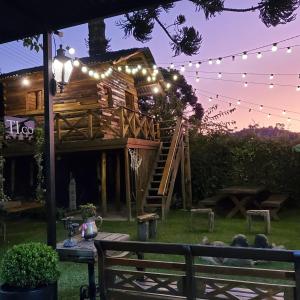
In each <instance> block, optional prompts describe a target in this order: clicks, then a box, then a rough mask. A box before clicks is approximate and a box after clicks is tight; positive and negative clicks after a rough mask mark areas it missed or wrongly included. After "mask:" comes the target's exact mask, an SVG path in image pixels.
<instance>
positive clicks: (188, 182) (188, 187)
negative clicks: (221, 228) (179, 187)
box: [184, 129, 193, 209]
mask: <svg viewBox="0 0 300 300" xmlns="http://www.w3.org/2000/svg"><path fill="white" fill-rule="evenodd" d="M184 177H185V194H186V207H187V209H191V208H192V206H193V203H192V202H193V196H192V177H191V162H190V142H189V132H188V129H187V131H186V133H185V147H184Z"/></svg>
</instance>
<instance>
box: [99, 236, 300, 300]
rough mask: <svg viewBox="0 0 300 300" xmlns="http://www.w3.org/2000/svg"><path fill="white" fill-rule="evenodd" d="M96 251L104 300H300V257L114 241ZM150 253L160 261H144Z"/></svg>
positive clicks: (265, 251) (279, 252)
mask: <svg viewBox="0 0 300 300" xmlns="http://www.w3.org/2000/svg"><path fill="white" fill-rule="evenodd" d="M95 246H96V248H97V251H98V257H99V263H98V268H99V292H100V299H101V300H119V299H122V300H140V299H147V300H154V299H155V300H171V299H172V300H173V299H188V300H195V299H247V300H248V299H258V300H259V299H260V300H262V299H276V300H279V299H290V300H292V299H297V300H299V299H300V252H299V251H298V252H297V251H296V252H293V251H286V250H272V249H254V248H238V247H214V246H203V245H185V244H167V243H149V242H147V243H144V242H110V241H95ZM112 250H114V251H129V252H131V253H140V254H141V253H143V254H144V255H143V256H142V259H136V258H132V257H131V258H111V257H108V256H107V254H106V253H107V251H112ZM148 253H149V254H151V257H152V258H153V254H156V255H159V256H158V257H159V258H160V259H159V260H158V259H156V260H153V259H146V256H145V254H148ZM163 255H168V260H164V259H162V258H161V257H162V256H163ZM170 256H174V259H170ZM178 256H181V258H182V259H178ZM204 256H213V257H223V258H224V257H227V258H233V259H234V258H237V259H252V260H261V261H275V262H285V263H290V264H291V266H292V268H291V269H289V270H279V269H271V268H270V269H269V268H268V269H265V268H250V267H232V266H214V265H204V264H198V263H196V262H195V258H197V257H204ZM140 257H141V256H140ZM175 257H176V258H175ZM170 260H172V261H170ZM277 265H278V264H277ZM277 268H278V266H277Z"/></svg>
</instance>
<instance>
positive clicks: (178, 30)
mask: <svg viewBox="0 0 300 300" xmlns="http://www.w3.org/2000/svg"><path fill="white" fill-rule="evenodd" d="M188 1H190V2H192V3H193V4H194V6H195V9H196V10H197V11H203V12H204V15H205V17H206V19H210V18H212V17H215V16H217V15H218V14H221V13H223V12H236V13H245V12H254V11H259V18H260V19H261V21H262V22H263V23H264V24H265V25H266V26H268V27H270V26H277V25H279V24H286V23H288V22H291V21H293V20H295V18H296V13H295V11H296V9H297V8H298V7H299V4H300V1H299V0H260V1H257V2H256V5H253V6H251V7H247V8H231V7H227V6H226V5H225V4H226V0H188ZM240 2H242V1H240ZM173 7H174V4H161V5H158V6H155V7H151V8H147V9H142V10H138V11H134V12H132V13H127V14H125V16H124V18H123V19H121V20H120V21H118V22H117V25H118V26H119V27H120V28H122V30H123V31H124V33H125V36H133V37H134V38H135V39H136V40H137V41H139V42H142V43H144V42H147V41H149V40H151V39H152V33H153V29H154V27H155V25H158V26H160V27H161V29H162V30H163V31H164V33H165V34H166V35H167V37H168V38H169V39H170V41H171V43H170V44H171V48H172V50H173V52H174V55H175V56H176V55H179V54H185V55H189V56H191V55H195V54H197V53H198V52H199V49H200V47H201V43H202V36H201V35H200V33H199V32H198V31H197V30H196V29H195V28H194V27H193V26H191V27H188V26H185V25H184V24H185V22H186V17H185V16H184V15H181V14H180V15H178V16H177V18H176V19H175V20H174V21H173V23H171V24H164V23H163V22H162V21H161V16H162V15H163V14H164V13H165V14H168V13H169V12H170V11H171V9H173ZM24 45H25V46H28V47H31V49H35V50H37V51H38V49H40V47H41V45H40V42H39V37H38V36H34V37H32V38H27V39H25V40H24Z"/></svg>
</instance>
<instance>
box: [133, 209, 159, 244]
mask: <svg viewBox="0 0 300 300" xmlns="http://www.w3.org/2000/svg"><path fill="white" fill-rule="evenodd" d="M158 218H159V217H158V214H155V213H152V214H143V215H140V216H137V226H138V240H139V241H147V240H148V239H149V238H156V234H157V220H158Z"/></svg>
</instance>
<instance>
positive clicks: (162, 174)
mask: <svg viewBox="0 0 300 300" xmlns="http://www.w3.org/2000/svg"><path fill="white" fill-rule="evenodd" d="M163 124H166V123H162V124H161V128H160V138H161V145H160V149H159V151H158V154H157V158H156V162H155V164H154V167H153V170H152V174H151V176H150V180H149V183H148V189H147V192H146V194H145V197H144V199H143V202H142V203H143V208H144V210H145V211H153V210H161V217H162V219H164V218H165V214H166V213H167V212H168V211H169V209H170V206H171V202H172V195H173V190H174V184H175V180H176V176H177V173H178V170H179V166H180V163H181V166H182V169H181V171H182V179H183V180H182V183H183V188H182V191H183V198H184V199H183V200H184V205H185V203H186V195H190V197H191V188H190V187H188V191H187V190H186V183H188V181H187V180H186V178H185V176H187V177H189V179H190V167H189V147H188V133H187V126H186V124H185V123H184V122H183V121H182V119H181V118H180V119H178V120H177V122H176V124H171V126H170V123H169V124H167V125H168V126H165V127H164V125H163ZM189 183H190V180H189Z"/></svg>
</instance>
